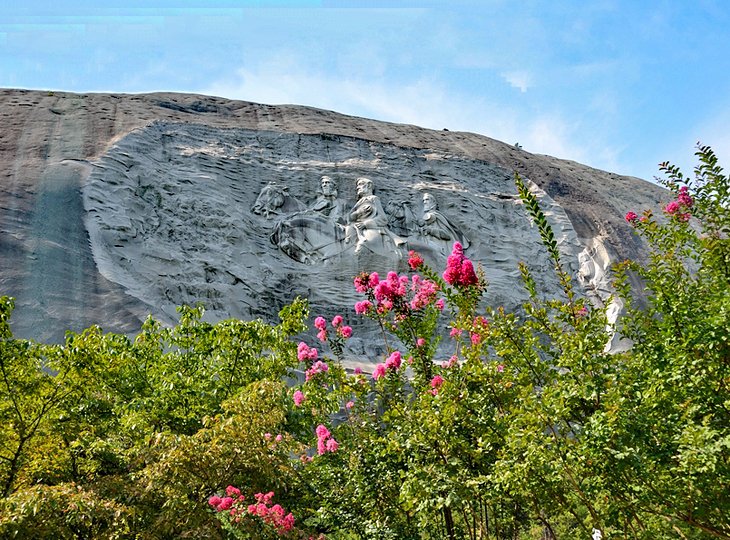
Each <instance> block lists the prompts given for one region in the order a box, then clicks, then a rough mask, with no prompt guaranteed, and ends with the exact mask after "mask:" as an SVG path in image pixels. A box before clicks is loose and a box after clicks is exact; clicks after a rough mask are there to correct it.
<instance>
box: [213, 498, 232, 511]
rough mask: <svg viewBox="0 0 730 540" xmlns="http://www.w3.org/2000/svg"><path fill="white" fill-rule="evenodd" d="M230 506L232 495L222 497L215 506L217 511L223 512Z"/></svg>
mask: <svg viewBox="0 0 730 540" xmlns="http://www.w3.org/2000/svg"><path fill="white" fill-rule="evenodd" d="M231 506H233V498H232V497H223V498H222V499H221V502H220V503H218V506H216V508H215V509H216V510H218V511H219V512H223V511H224V510H228V509H229V508H230V507H231Z"/></svg>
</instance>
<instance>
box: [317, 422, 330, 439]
mask: <svg viewBox="0 0 730 540" xmlns="http://www.w3.org/2000/svg"><path fill="white" fill-rule="evenodd" d="M314 432H315V433H316V434H317V437H318V438H320V439H326V438H327V437H329V436H330V435H331V433H330V430H329V429H327V426H325V425H323V424H319V425H318V426H317V428H316V429H315V430H314Z"/></svg>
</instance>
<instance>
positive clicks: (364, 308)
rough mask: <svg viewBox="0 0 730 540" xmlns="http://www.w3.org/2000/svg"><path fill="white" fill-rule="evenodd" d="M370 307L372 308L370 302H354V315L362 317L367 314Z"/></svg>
mask: <svg viewBox="0 0 730 540" xmlns="http://www.w3.org/2000/svg"><path fill="white" fill-rule="evenodd" d="M372 307H373V304H372V302H370V300H363V301H361V302H356V303H355V313H357V314H358V315H362V314H364V313H367V312H368V311H369V310H370V308H372Z"/></svg>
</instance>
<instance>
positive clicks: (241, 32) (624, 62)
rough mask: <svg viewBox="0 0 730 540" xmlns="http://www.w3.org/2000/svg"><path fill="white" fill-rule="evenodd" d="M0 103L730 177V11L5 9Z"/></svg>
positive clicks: (507, 5) (669, 6)
mask: <svg viewBox="0 0 730 540" xmlns="http://www.w3.org/2000/svg"><path fill="white" fill-rule="evenodd" d="M0 13H2V15H0V87H5V88H33V89H44V90H66V91H74V92H126V93H137V92H150V91H179V92H195V93H203V94H212V95H218V96H222V97H227V98H233V99H243V100H248V101H255V102H260V103H270V104H282V103H293V104H300V105H310V106H314V107H320V108H324V109H331V110H335V111H338V112H342V113H345V114H351V115H356V116H365V117H368V118H375V119H378V120H387V121H392V122H400V123H408V124H416V125H420V126H424V127H430V128H434V129H442V128H448V129H450V130H452V131H453V130H462V131H471V132H475V133H480V134H483V135H487V136H489V137H493V138H495V139H499V140H502V141H505V142H508V143H514V142H519V143H520V144H522V146H523V147H524V148H525V150H528V151H530V152H536V153H543V154H550V155H554V156H557V157H561V158H566V159H573V160H576V161H579V162H582V163H586V164H588V165H592V166H594V167H598V168H601V169H607V170H611V171H614V172H618V173H621V174H630V175H634V176H639V177H641V178H646V179H651V178H652V177H653V176H654V175H655V174H657V172H658V171H657V164H658V163H659V162H660V161H664V160H669V161H672V162H673V163H676V164H678V165H680V166H682V167H683V168H685V169H686V170H687V171H690V170H691V168H692V167H693V166H694V164H695V161H694V157H693V153H694V145H695V143H696V142H697V141H702V142H703V143H705V144H710V145H711V146H713V147H714V148H715V150H716V152H717V153H718V154H719V156H720V158H721V164H724V165H725V166H726V168H730V3H729V2H727V1H726V0H692V1H690V0H675V1H654V0H605V1H604V0H596V1H591V0H580V1H578V0H576V1H572V0H571V1H555V0H552V1H550V0H544V1H529V0H523V1H519V2H516V1H506V0H504V1H499V0H472V1H469V0H464V1H459V0H442V1H437V0H431V1H416V0H413V1H405V0H403V1H401V0H372V1H366V0H349V1H347V0H319V1H305V0H300V1H294V0H281V1H275V0H259V1H253V0H251V1H233V0H230V1H227V2H225V1H216V0H210V1H205V0H197V1H182V0H178V1H174V2H173V1H168V2H154V1H147V2H142V1H136V0H125V1H123V2H119V1H115V0H106V1H98V2H94V1H80V0H77V1H63V0H56V1H53V2H45V1H40V0H38V1H36V0H25V1H24V2H20V1H19V0H0Z"/></svg>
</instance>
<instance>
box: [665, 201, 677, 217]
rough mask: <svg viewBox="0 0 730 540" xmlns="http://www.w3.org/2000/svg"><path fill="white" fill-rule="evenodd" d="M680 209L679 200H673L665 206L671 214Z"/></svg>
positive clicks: (666, 210)
mask: <svg viewBox="0 0 730 540" xmlns="http://www.w3.org/2000/svg"><path fill="white" fill-rule="evenodd" d="M678 210H679V203H678V202H677V201H672V202H670V203H669V204H667V205H666V206H665V207H664V211H665V212H666V213H667V214H670V215H671V214H676V213H677V211H678Z"/></svg>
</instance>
